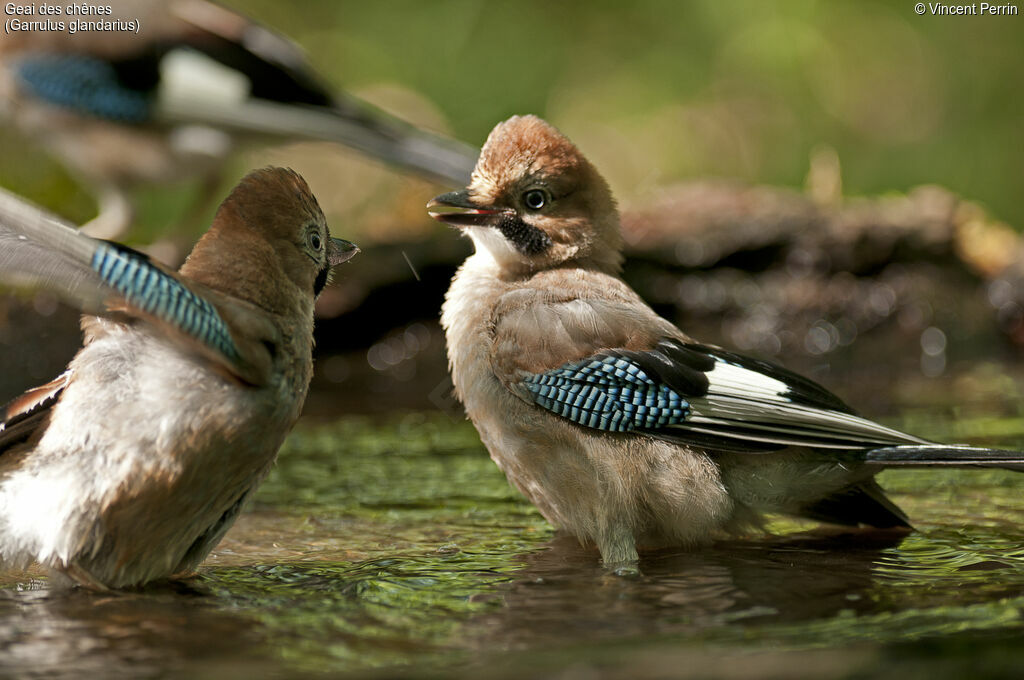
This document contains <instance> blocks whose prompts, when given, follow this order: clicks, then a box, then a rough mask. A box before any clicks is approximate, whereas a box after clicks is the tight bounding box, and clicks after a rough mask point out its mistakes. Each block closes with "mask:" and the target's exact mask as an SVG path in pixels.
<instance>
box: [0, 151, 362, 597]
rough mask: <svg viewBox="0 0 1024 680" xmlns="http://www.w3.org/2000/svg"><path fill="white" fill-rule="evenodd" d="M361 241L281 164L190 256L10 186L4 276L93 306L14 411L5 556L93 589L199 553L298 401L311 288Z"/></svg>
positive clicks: (3, 504)
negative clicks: (78, 217) (64, 364)
mask: <svg viewBox="0 0 1024 680" xmlns="http://www.w3.org/2000/svg"><path fill="white" fill-rule="evenodd" d="M357 250H358V249H357V248H356V247H355V246H354V245H352V244H351V243H349V242H347V241H343V240H341V239H335V238H332V237H331V235H330V233H329V232H328V229H327V223H326V221H325V220H324V216H323V213H322V212H321V211H320V208H319V206H318V205H317V202H316V199H315V198H314V197H313V195H312V194H311V193H310V191H309V188H308V187H307V186H306V183H305V181H303V179H302V178H301V177H300V176H299V175H297V174H296V173H295V172H293V171H291V170H285V169H282V168H267V169H264V170H258V171H255V172H253V173H251V174H249V175H248V176H247V177H245V179H243V180H242V181H241V183H240V184H239V185H238V186H237V187H236V188H235V189H234V190H233V191H232V192H231V194H230V195H229V196H228V198H227V199H226V200H225V201H224V202H223V203H222V204H221V206H220V208H219V209H218V211H217V214H216V217H215V219H214V221H213V225H212V226H211V227H210V230H209V231H208V232H207V233H206V234H205V235H204V236H203V237H202V239H200V241H199V242H198V243H197V244H196V246H195V248H194V249H193V250H192V252H191V254H190V255H189V257H188V259H187V260H186V262H185V264H184V265H182V267H181V269H180V271H178V272H176V273H175V272H171V271H169V270H167V269H165V268H163V267H162V266H160V265H157V264H155V263H153V262H151V261H149V260H148V259H147V258H146V257H145V256H144V255H141V254H139V253H137V252H135V251H132V250H130V249H128V248H125V247H123V246H119V245H117V244H113V243H110V242H106V241H97V240H95V239H92V238H90V237H88V236H85V235H84V234H82V233H81V232H79V231H76V230H75V229H72V228H71V227H68V226H66V225H64V224H62V223H60V222H58V221H56V220H55V219H53V218H51V217H49V216H47V215H45V214H44V213H42V212H41V211H40V210H38V209H36V208H34V207H32V206H28V205H26V204H25V203H24V202H22V201H20V200H19V199H17V198H15V197H13V196H12V195H10V194H7V193H0V281H2V282H4V283H8V284H15V285H25V284H31V285H35V286H44V287H46V288H48V289H50V290H52V291H53V292H56V293H58V294H59V295H61V296H62V297H63V298H64V299H66V300H68V301H69V302H71V303H73V304H75V305H77V306H78V307H79V308H81V309H82V310H83V311H85V312H86V313H87V316H84V317H83V319H82V327H83V330H84V334H85V342H84V346H83V347H82V349H81V350H80V351H79V352H78V354H77V355H76V356H75V358H74V359H73V360H72V361H71V363H70V365H69V366H68V369H67V371H66V372H64V373H63V374H62V375H61V376H60V377H58V378H57V379H56V380H54V381H53V382H51V383H49V384H47V385H43V386H42V387H39V388H36V389H34V390H30V391H29V392H27V393H25V394H24V395H22V396H21V397H19V398H17V399H15V400H14V401H12V402H11V403H9V404H8V405H7V406H6V407H5V408H4V409H3V410H2V411H0V419H2V420H0V562H2V563H4V564H6V565H8V566H24V565H26V564H28V563H30V562H32V561H37V562H40V563H41V564H43V565H44V566H45V567H48V568H50V569H51V570H53V571H55V572H58V573H62V574H64V575H66V576H68V577H70V579H71V580H72V581H73V582H76V583H78V584H81V585H84V586H87V587H90V588H95V589H105V588H121V587H128V586H138V585H142V584H144V583H146V582H149V581H153V580H155V579H163V578H168V577H171V576H180V575H187V574H188V573H190V572H191V571H192V570H194V569H195V567H196V566H197V565H198V564H199V563H200V562H201V561H202V560H203V559H204V558H205V557H206V555H207V554H209V552H210V551H211V550H212V549H213V548H214V546H216V545H217V543H218V542H219V541H220V539H221V538H222V537H223V536H224V534H225V532H227V530H228V529H229V528H230V527H231V525H232V523H234V521H235V518H236V517H237V516H238V513H239V510H240V509H241V507H242V505H243V504H244V503H245V501H246V499H248V498H249V496H250V495H251V494H252V493H253V491H254V490H255V489H256V487H257V486H258V484H259V483H260V481H261V480H262V479H263V477H264V476H266V474H267V472H268V471H269V469H270V466H271V464H272V463H273V461H274V458H275V456H276V455H277V450H278V449H279V448H280V446H281V443H282V441H283V440H284V438H285V435H286V434H287V433H288V431H289V430H290V429H291V427H292V425H293V424H294V423H295V420H296V418H298V416H299V412H300V410H301V409H302V404H303V402H304V401H305V397H306V390H307V388H308V386H309V381H310V377H311V374H312V370H313V357H312V350H313V303H314V301H315V299H316V297H317V295H319V293H320V291H322V290H323V288H324V286H325V285H327V282H328V280H329V277H330V272H331V267H332V266H334V265H336V264H339V263H341V262H344V261H346V260H348V259H349V258H351V257H352V256H353V255H354V254H355V253H356V252H357Z"/></svg>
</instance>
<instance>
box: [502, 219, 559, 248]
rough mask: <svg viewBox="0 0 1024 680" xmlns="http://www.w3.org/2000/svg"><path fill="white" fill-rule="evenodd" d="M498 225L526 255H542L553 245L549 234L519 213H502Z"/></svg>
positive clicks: (503, 233)
mask: <svg viewBox="0 0 1024 680" xmlns="http://www.w3.org/2000/svg"><path fill="white" fill-rule="evenodd" d="M496 227H497V229H498V231H500V232H501V233H502V235H503V236H504V237H505V238H507V239H508V240H509V241H511V242H512V243H513V244H514V245H515V247H516V249H517V250H519V252H521V253H523V254H524V255H540V254H541V253H543V252H544V251H545V250H547V249H548V248H550V247H551V239H550V238H549V237H548V235H547V234H545V233H544V232H543V231H541V230H540V229H538V228H537V227H534V226H533V225H530V224H527V223H526V222H524V221H523V220H522V218H520V217H519V215H507V214H506V215H502V216H501V221H500V222H498V224H497V225H496Z"/></svg>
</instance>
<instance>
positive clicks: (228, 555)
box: [0, 416, 1024, 680]
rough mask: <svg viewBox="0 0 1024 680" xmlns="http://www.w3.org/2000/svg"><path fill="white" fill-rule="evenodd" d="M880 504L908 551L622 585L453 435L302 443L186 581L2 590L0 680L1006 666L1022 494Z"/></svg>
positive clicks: (765, 558)
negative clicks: (896, 506)
mask: <svg viewBox="0 0 1024 680" xmlns="http://www.w3.org/2000/svg"><path fill="white" fill-rule="evenodd" d="M963 422H965V423H966V424H967V425H971V421H969V420H967V421H963ZM975 424H977V423H975ZM991 443H995V444H999V443H1004V444H1007V445H1012V444H1013V442H1012V441H1005V440H1004V441H1003V442H999V441H995V442H991ZM882 484H883V486H885V487H886V488H887V489H889V490H890V491H891V492H892V493H893V495H894V496H895V498H896V500H897V502H899V503H900V505H902V506H903V507H904V508H906V510H907V511H908V513H909V514H910V516H911V517H912V518H915V521H917V522H918V529H919V530H918V531H916V532H912V533H910V534H905V535H904V534H885V533H863V532H849V531H847V532H845V533H835V532H832V533H830V532H828V531H826V530H823V529H815V530H813V531H811V532H808V531H801V530H800V529H801V528H802V526H803V525H796V524H787V523H785V522H776V523H775V524H773V525H772V527H773V529H774V530H775V533H776V534H777V535H776V536H771V537H761V538H756V537H755V538H752V539H750V540H746V541H730V542H723V543H719V544H717V545H715V546H713V547H710V548H704V549H700V550H694V551H689V552H688V551H678V550H676V551H661V552H657V553H651V554H647V555H645V556H644V557H643V560H642V562H641V569H642V575H640V576H637V577H635V578H619V577H612V576H609V575H607V574H606V573H605V572H604V571H603V570H602V569H601V568H600V566H599V564H598V561H597V554H596V552H594V551H592V550H586V549H583V548H581V547H580V546H579V545H578V544H577V543H576V542H575V541H574V540H573V539H571V538H568V537H564V536H556V535H554V534H553V532H552V531H551V529H550V527H548V526H547V525H546V524H545V523H544V521H543V520H542V519H541V518H540V516H539V515H538V514H537V513H536V511H534V510H533V509H532V508H531V507H530V506H529V505H528V504H527V503H525V502H524V501H523V500H522V499H521V498H520V497H519V496H518V495H517V494H516V493H515V492H514V491H512V490H511V489H510V488H509V486H508V484H507V482H506V481H505V479H504V476H503V475H502V474H501V473H500V472H499V471H498V470H497V469H496V468H495V467H494V465H493V463H491V461H490V460H489V459H488V458H487V456H486V454H485V453H484V452H483V450H482V448H481V446H480V444H479V441H478V440H477V439H476V437H475V434H474V432H473V429H472V426H471V425H469V424H468V423H464V422H459V423H453V422H452V421H451V420H450V419H448V418H447V417H446V416H438V417H436V418H427V417H423V416H414V417H410V418H407V419H404V420H402V421H399V422H397V423H396V422H387V423H384V424H376V423H374V422H373V421H368V420H355V419H346V420H341V421H337V422H335V423H332V424H330V425H328V426H313V425H309V424H306V425H304V426H301V427H300V428H299V429H298V430H297V431H296V432H295V434H294V436H293V437H291V438H290V439H289V442H288V443H287V444H286V447H285V450H284V452H283V454H282V457H281V461H280V464H279V465H278V467H277V468H276V469H275V470H274V472H273V474H272V475H271V477H270V478H269V479H268V480H267V483H266V484H265V486H264V487H263V489H261V493H260V496H259V498H258V499H257V502H256V504H255V505H254V507H253V508H250V509H249V511H248V512H246V513H245V514H244V515H243V516H242V517H241V518H240V520H239V522H238V524H237V525H236V526H235V527H234V528H233V529H232V531H231V532H230V533H229V535H228V537H227V538H226V540H225V541H224V543H223V544H222V545H221V546H219V547H218V549H217V551H216V552H215V554H214V555H213V556H212V557H211V559H210V560H209V561H208V562H207V563H206V565H204V567H203V568H202V570H201V573H200V575H199V577H198V578H197V579H194V580H193V581H191V582H189V583H188V584H187V585H165V586H162V587H156V588H150V589H146V590H145V591H143V592H132V593H125V594H117V595H97V594H91V593H87V592H81V591H70V592H69V591H58V590H50V589H49V586H48V585H47V583H46V581H45V579H43V578H41V577H37V576H34V575H33V574H23V573H22V574H19V573H0V676H22V675H26V674H38V675H45V676H47V677H76V678H77V677H80V676H82V675H85V676H91V675H103V676H104V677H115V678H116V677H133V678H134V677H189V678H192V677H218V678H221V677H245V678H262V677H282V676H286V677H290V676H294V675H304V674H307V673H321V672H331V673H357V674H359V673H367V672H371V671H373V672H376V669H386V670H383V671H382V672H383V673H384V674H385V675H392V674H394V672H395V670H396V668H403V669H404V671H403V672H404V673H406V674H409V675H412V676H423V675H427V676H432V675H437V674H441V675H445V676H450V675H454V676H457V677H467V678H468V677H479V676H481V675H482V674H487V675H488V676H493V677H509V678H511V677H523V676H533V675H551V674H552V673H562V671H563V670H564V672H565V673H568V674H569V675H570V676H572V677H608V678H618V677H622V678H636V677H651V678H653V677H665V676H684V677H704V676H707V675H723V674H725V675H731V676H733V677H747V676H750V675H768V676H773V675H774V676H776V677H780V678H782V677H787V678H788V677H799V676H800V673H802V674H803V677H844V676H848V675H849V674H851V673H854V671H856V673H854V674H858V673H859V674H861V675H864V676H878V675H880V674H882V675H885V674H888V675H886V677H894V678H901V680H902V678H903V677H904V676H905V674H906V673H907V672H909V671H915V672H916V671H920V670H921V668H924V667H927V668H928V671H929V674H933V675H934V674H937V675H939V676H942V675H944V674H945V675H949V674H950V673H952V672H953V670H955V669H961V668H962V667H963V666H962V664H961V665H957V664H958V663H960V661H961V660H962V659H964V658H968V653H967V652H966V651H964V650H967V649H972V650H973V649H977V648H978V645H981V648H984V649H989V650H990V651H991V656H992V659H995V660H996V661H994V662H993V663H996V665H995V666H992V668H995V669H996V671H999V670H1000V669H1001V666H998V663H1009V661H1013V660H1021V659H1022V654H1024V653H1022V652H1019V651H1016V650H1017V647H1018V645H1017V644H1016V641H1014V642H1013V643H1012V644H1011V643H1008V642H1007V640H1010V639H1012V638H1014V637H1015V636H1017V635H1019V633H1020V632H1021V631H1022V628H1024V625H1022V621H1024V617H1022V615H1021V612H1022V611H1024V549H1022V548H1021V544H1020V532H1019V529H1018V527H1019V526H1020V525H1021V524H1022V523H1024V506H1022V504H1021V502H1020V484H1021V478H1020V477H1019V476H1017V475H1014V474H1013V473H1008V472H1000V471H951V472H944V471H938V472H899V473H885V474H884V475H883V478H882ZM972 654H973V652H972ZM970 658H971V659H972V662H973V661H974V660H976V659H975V657H974V656H970ZM944 659H948V660H949V666H948V669H945V667H944V666H943V665H942V663H941V662H942V660H944ZM581 664H582V665H581ZM565 669H568V670H565ZM573 669H575V670H573ZM908 669H909V671H908ZM797 671H799V672H800V673H797ZM996 671H994V672H996ZM573 673H576V675H573ZM794 673H797V674H796V676H794V675H793V674H794ZM893 673H897V674H896V675H893ZM900 674H904V675H900Z"/></svg>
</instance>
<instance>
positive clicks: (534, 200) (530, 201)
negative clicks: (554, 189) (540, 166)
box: [523, 189, 548, 210]
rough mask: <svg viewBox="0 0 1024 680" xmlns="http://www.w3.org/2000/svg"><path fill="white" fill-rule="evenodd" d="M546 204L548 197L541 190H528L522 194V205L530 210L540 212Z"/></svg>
mask: <svg viewBox="0 0 1024 680" xmlns="http://www.w3.org/2000/svg"><path fill="white" fill-rule="evenodd" d="M547 202H548V195H547V193H545V192H544V190H542V189H530V190H529V191H527V192H526V193H525V194H523V204H524V205H525V206H526V207H527V208H529V209H530V210H540V209H541V208H543V207H544V206H545V205H547Z"/></svg>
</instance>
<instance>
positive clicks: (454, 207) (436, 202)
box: [427, 189, 509, 227]
mask: <svg viewBox="0 0 1024 680" xmlns="http://www.w3.org/2000/svg"><path fill="white" fill-rule="evenodd" d="M431 208H441V210H431ZM507 212H509V211H507V210H499V209H496V208H488V207H483V206H479V205H474V204H473V202H472V201H470V199H469V191H468V190H466V189H462V190H461V191H451V192H448V193H447V194H441V195H440V196H437V197H435V198H434V199H432V200H431V201H430V203H427V213H428V214H429V215H430V216H431V217H433V218H434V219H435V220H437V221H438V222H444V223H446V224H450V225H452V226H453V227H477V226H479V227H489V226H493V225H494V223H495V222H496V221H497V220H498V219H499V218H500V216H501V215H504V214H505V213H507Z"/></svg>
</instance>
